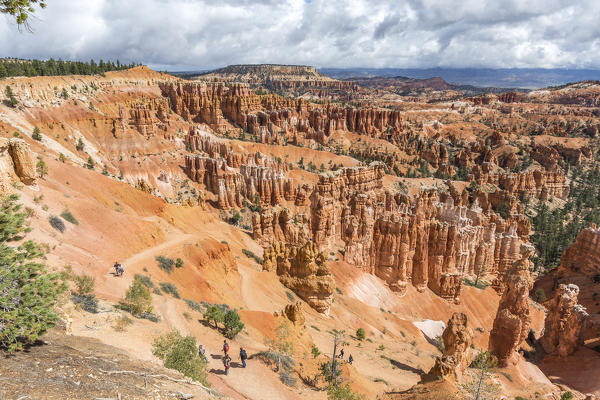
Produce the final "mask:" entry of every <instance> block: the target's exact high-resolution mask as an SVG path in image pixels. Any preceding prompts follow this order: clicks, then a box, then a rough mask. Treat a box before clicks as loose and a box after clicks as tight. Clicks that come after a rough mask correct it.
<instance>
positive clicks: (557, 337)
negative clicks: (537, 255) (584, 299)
mask: <svg viewBox="0 0 600 400" xmlns="http://www.w3.org/2000/svg"><path fill="white" fill-rule="evenodd" d="M578 295H579V287H577V285H573V284H569V285H564V284H561V285H559V286H558V290H557V291H556V294H555V296H554V299H552V300H551V302H550V304H549V307H548V315H547V316H546V320H545V321H544V334H543V335H542V337H541V338H540V343H541V345H542V347H543V348H544V351H545V352H546V353H548V354H558V355H559V356H561V357H567V356H569V355H571V354H573V353H574V352H575V351H576V350H577V349H578V348H579V346H581V345H582V344H583V332H584V325H585V322H586V320H587V319H588V318H589V314H588V313H587V312H586V311H585V307H583V306H581V305H580V304H577V296H578Z"/></svg>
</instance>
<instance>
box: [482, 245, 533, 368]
mask: <svg viewBox="0 0 600 400" xmlns="http://www.w3.org/2000/svg"><path fill="white" fill-rule="evenodd" d="M521 254H522V257H521V259H520V260H519V261H517V262H515V263H514V265H513V266H512V267H511V268H509V269H508V270H507V271H506V272H505V273H504V276H503V279H502V285H501V286H502V287H504V291H503V293H502V297H501V298H500V304H499V305H498V312H497V313H496V318H495V319H494V325H493V328H492V331H491V333H490V342H489V350H490V352H491V353H492V354H493V355H495V356H496V357H497V358H498V364H499V365H500V366H506V365H508V364H509V363H514V362H515V361H516V358H517V351H518V350H519V346H520V345H521V343H522V342H523V340H525V338H526V337H527V335H528V333H529V325H530V323H531V317H530V315H529V304H528V299H529V290H531V287H532V286H533V281H532V279H531V276H530V274H529V261H528V256H529V255H530V254H531V246H530V245H522V246H521Z"/></svg>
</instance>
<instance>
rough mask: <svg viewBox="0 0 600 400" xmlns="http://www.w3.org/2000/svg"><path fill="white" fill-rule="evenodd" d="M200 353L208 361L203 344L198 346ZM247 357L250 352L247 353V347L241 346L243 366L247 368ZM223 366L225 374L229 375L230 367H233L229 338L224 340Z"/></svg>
mask: <svg viewBox="0 0 600 400" xmlns="http://www.w3.org/2000/svg"><path fill="white" fill-rule="evenodd" d="M198 355H199V356H200V357H202V358H204V361H208V359H207V358H206V349H205V348H204V346H203V345H200V346H198ZM247 359H248V353H246V349H244V348H243V347H240V360H241V361H242V368H246V360H247ZM223 367H224V368H225V375H229V369H230V368H231V356H230V355H229V343H227V340H223Z"/></svg>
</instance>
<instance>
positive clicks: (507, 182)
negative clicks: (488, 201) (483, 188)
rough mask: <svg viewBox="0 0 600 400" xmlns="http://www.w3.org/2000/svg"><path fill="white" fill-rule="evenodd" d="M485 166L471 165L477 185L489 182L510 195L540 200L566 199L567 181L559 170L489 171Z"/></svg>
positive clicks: (567, 193)
mask: <svg viewBox="0 0 600 400" xmlns="http://www.w3.org/2000/svg"><path fill="white" fill-rule="evenodd" d="M486 167H487V165H485V164H483V165H482V166H475V167H473V179H474V180H475V181H476V182H477V183H478V184H479V185H485V184H487V183H489V184H492V185H495V186H497V187H498V188H500V189H502V190H505V191H506V192H507V193H508V194H510V195H514V196H518V197H521V196H529V197H537V198H539V199H542V200H547V199H548V198H549V197H551V196H552V197H558V198H560V199H566V198H567V196H568V195H569V183H568V182H567V179H566V177H565V176H564V175H563V174H561V173H559V172H556V171H542V170H534V171H528V172H522V173H489V172H486V170H487V168H486Z"/></svg>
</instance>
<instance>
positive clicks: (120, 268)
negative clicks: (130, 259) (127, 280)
mask: <svg viewBox="0 0 600 400" xmlns="http://www.w3.org/2000/svg"><path fill="white" fill-rule="evenodd" d="M113 268H114V269H115V276H123V271H124V268H123V265H121V264H120V263H119V262H118V261H115V265H113Z"/></svg>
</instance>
